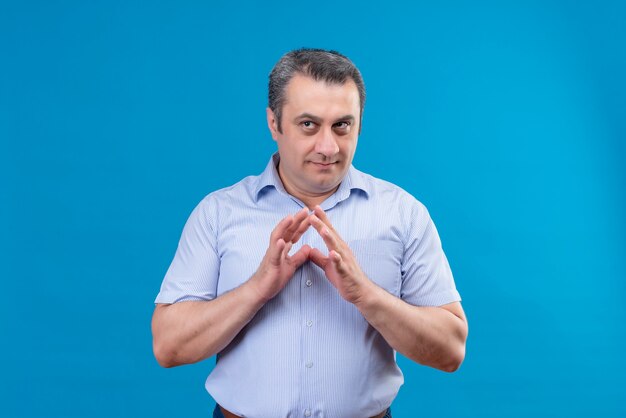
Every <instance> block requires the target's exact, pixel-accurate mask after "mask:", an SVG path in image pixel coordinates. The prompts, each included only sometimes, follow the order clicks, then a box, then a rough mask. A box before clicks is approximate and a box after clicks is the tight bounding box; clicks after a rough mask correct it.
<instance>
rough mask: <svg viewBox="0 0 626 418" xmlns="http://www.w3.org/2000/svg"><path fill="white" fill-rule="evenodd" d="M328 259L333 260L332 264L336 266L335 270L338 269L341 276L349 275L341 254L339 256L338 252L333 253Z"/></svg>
mask: <svg viewBox="0 0 626 418" xmlns="http://www.w3.org/2000/svg"><path fill="white" fill-rule="evenodd" d="M328 258H329V259H330V260H331V262H332V263H333V265H334V266H335V269H337V271H338V272H339V273H340V274H345V273H347V269H346V265H345V263H344V262H343V258H341V254H339V253H338V252H337V251H331V252H330V253H328Z"/></svg>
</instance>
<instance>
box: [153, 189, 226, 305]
mask: <svg viewBox="0 0 626 418" xmlns="http://www.w3.org/2000/svg"><path fill="white" fill-rule="evenodd" d="M210 206H211V205H210V195H209V196H207V198H205V199H204V200H203V201H202V202H200V204H199V205H198V206H197V207H196V208H195V209H194V210H193V212H192V213H191V215H190V216H189V219H188V220H187V222H186V224H185V227H184V229H183V233H182V236H181V238H180V241H179V243H178V248H177V249H176V254H175V256H174V259H173V260H172V263H171V264H170V267H169V269H168V270H167V273H166V275H165V278H164V279H163V283H162V284H161V290H160V292H159V294H158V295H157V297H156V300H155V303H176V302H182V301H190V300H195V301H200V300H212V299H215V296H216V293H217V280H218V277H219V255H218V252H217V237H216V234H215V227H214V222H215V219H214V217H212V216H211V210H210Z"/></svg>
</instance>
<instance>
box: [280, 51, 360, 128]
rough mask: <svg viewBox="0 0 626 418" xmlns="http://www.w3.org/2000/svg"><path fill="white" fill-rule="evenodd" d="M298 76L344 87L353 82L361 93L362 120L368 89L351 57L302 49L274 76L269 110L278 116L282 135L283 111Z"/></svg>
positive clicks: (284, 58) (286, 59)
mask: <svg viewBox="0 0 626 418" xmlns="http://www.w3.org/2000/svg"><path fill="white" fill-rule="evenodd" d="M296 74H300V75H304V76H307V77H311V78H312V79H313V80H316V81H324V82H326V83H328V84H344V83H345V82H346V81H347V80H350V79H351V80H352V81H353V82H354V84H355V85H356V87H357V89H358V92H359V101H360V103H359V105H360V112H359V121H360V120H361V118H362V116H363V107H364V106H365V85H364V84H363V78H362V77H361V72H360V71H359V69H358V68H356V66H355V65H354V64H353V63H352V61H350V60H349V59H348V57H346V56H344V55H341V54H340V53H339V52H337V51H326V50H323V49H312V48H302V49H296V50H294V51H290V52H288V53H286V54H285V55H283V56H282V58H281V59H280V60H279V61H278V62H277V63H276V65H275V66H274V68H273V69H272V72H271V73H270V82H269V100H268V107H269V108H270V109H272V112H274V115H275V117H276V122H277V125H278V131H279V132H282V124H281V122H282V110H283V106H284V104H285V93H286V90H287V85H288V84H289V81H291V79H292V78H293V76H294V75H296ZM359 126H360V123H359Z"/></svg>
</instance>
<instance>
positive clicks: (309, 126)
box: [300, 120, 317, 132]
mask: <svg viewBox="0 0 626 418" xmlns="http://www.w3.org/2000/svg"><path fill="white" fill-rule="evenodd" d="M300 126H301V127H302V130H304V131H306V132H313V131H315V130H316V129H317V125H316V124H315V122H313V121H311V120H304V121H302V122H300Z"/></svg>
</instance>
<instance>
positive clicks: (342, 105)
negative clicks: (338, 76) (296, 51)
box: [283, 74, 360, 117]
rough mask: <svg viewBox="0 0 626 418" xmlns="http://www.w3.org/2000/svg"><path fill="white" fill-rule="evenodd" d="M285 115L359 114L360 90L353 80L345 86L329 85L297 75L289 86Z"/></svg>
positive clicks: (345, 83) (286, 95) (348, 81)
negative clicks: (303, 113) (306, 113)
mask: <svg viewBox="0 0 626 418" xmlns="http://www.w3.org/2000/svg"><path fill="white" fill-rule="evenodd" d="M285 93H286V94H285V104H284V107H283V113H297V114H299V113H302V112H308V113H312V114H315V115H320V116H323V115H324V114H333V113H342V114H353V115H354V116H355V117H356V116H357V115H358V114H359V106H360V99H359V90H358V88H357V86H356V84H355V83H354V81H353V80H352V79H351V78H348V79H347V80H346V81H345V82H344V83H343V84H337V83H327V82H325V81H321V80H314V79H313V78H312V77H307V76H305V75H301V74H296V75H295V76H293V78H292V79H291V80H290V81H289V84H287V89H286V92H285Z"/></svg>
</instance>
